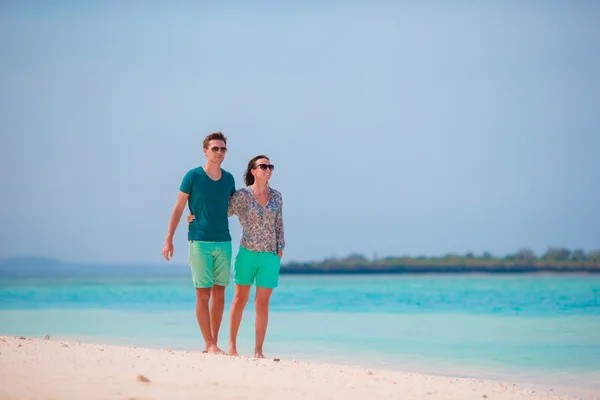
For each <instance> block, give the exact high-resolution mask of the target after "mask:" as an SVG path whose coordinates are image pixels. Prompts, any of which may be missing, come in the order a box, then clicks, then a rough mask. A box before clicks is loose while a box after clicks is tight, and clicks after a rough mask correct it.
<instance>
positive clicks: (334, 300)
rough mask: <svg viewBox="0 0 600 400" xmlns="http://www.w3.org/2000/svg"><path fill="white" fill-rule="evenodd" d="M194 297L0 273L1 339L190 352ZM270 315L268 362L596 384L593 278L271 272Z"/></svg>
mask: <svg viewBox="0 0 600 400" xmlns="http://www.w3.org/2000/svg"><path fill="white" fill-rule="evenodd" d="M232 292H233V290H232V288H231V287H229V288H228V289H227V291H226V300H225V301H226V310H225V314H224V318H223V324H222V326H221V334H220V338H219V340H220V345H221V346H222V347H223V348H226V343H227V329H228V321H227V316H228V314H227V312H228V308H229V303H230V302H231V297H232ZM194 301H195V300H194V290H193V288H192V287H191V283H190V280H189V278H165V279H159V278H136V279H133V278H128V279H117V278H111V279H100V278H93V279H92V278H90V279H84V278H77V279H74V278H69V279H43V280H41V279H10V280H9V279H4V280H0V334H8V335H25V336H38V337H43V336H44V335H45V334H49V335H51V336H52V337H53V338H65V339H78V340H85V341H99V342H105V343H116V344H127V345H136V346H156V347H168V348H173V349H193V350H198V349H200V348H201V347H202V341H201V336H200V333H199V330H198V327H197V324H196V320H195V314H194V313H195V312H194ZM271 310H272V312H271V315H270V321H269V328H268V332H267V339H266V343H265V353H266V355H268V356H272V357H283V358H295V359H299V360H307V361H327V362H334V363H350V364H357V365H363V366H365V367H383V368H396V369H405V370H411V371H417V372H428V373H439V374H448V375H453V376H473V377H480V378H496V379H508V380H512V381H515V380H518V381H520V382H532V383H549V382H552V383H553V384H560V385H562V386H573V387H581V388H586V389H593V390H600V384H598V383H596V382H600V276H598V275H570V276H565V275H502V276H500V275H435V276H434V275H395V276H391V275H388V276H366V275H361V276H314V277H297V276H282V277H281V279H280V287H279V288H278V289H276V290H275V292H274V294H273V297H272V303H271ZM253 313H254V310H253V307H252V304H251V302H249V303H248V306H247V308H246V311H245V314H244V319H243V322H242V326H241V329H240V334H239V340H238V350H240V353H242V354H243V355H251V354H252V349H253V323H254V314H253Z"/></svg>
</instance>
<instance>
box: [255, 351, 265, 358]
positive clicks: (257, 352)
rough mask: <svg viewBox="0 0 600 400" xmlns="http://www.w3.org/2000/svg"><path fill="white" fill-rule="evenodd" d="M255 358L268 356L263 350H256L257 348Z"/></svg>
mask: <svg viewBox="0 0 600 400" xmlns="http://www.w3.org/2000/svg"><path fill="white" fill-rule="evenodd" d="M254 358H266V357H265V356H264V355H263V353H262V351H256V350H255V351H254Z"/></svg>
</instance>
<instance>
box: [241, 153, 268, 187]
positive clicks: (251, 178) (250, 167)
mask: <svg viewBox="0 0 600 400" xmlns="http://www.w3.org/2000/svg"><path fill="white" fill-rule="evenodd" d="M261 158H266V159H267V160H268V159H269V157H267V156H265V155H264V154H261V155H259V156H256V157H253V158H252V159H251V160H250V161H249V162H248V168H246V172H244V182H245V183H246V186H250V185H252V184H253V183H254V175H252V170H253V169H254V168H255V167H256V165H254V163H256V161H257V160H260V159H261ZM269 161H270V160H269Z"/></svg>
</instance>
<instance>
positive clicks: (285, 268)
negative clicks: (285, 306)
mask: <svg viewBox="0 0 600 400" xmlns="http://www.w3.org/2000/svg"><path fill="white" fill-rule="evenodd" d="M281 272H282V273H288V274H323V273H329V274H368V273H473V272H486V273H535V272H553V273H565V272H567V273H573V272H588V273H598V272H600V250H597V251H593V252H590V253H586V252H585V251H584V250H581V249H578V250H573V251H571V250H569V249H566V248H552V247H551V248H549V249H548V250H547V251H546V252H545V253H544V254H542V255H540V256H538V255H536V254H535V253H534V252H533V251H532V250H530V249H527V248H522V249H520V250H518V251H517V252H516V253H514V254H507V255H505V256H503V257H494V256H492V255H491V254H490V253H489V252H484V253H483V254H481V255H475V254H473V253H466V254H464V255H459V254H447V255H445V256H442V257H426V256H421V257H409V256H406V257H386V258H381V259H378V258H373V259H371V260H369V259H367V258H366V257H365V256H364V255H361V254H351V255H349V256H347V257H344V258H339V259H338V258H331V259H325V260H323V261H320V262H288V263H285V264H283V265H282V266H281Z"/></svg>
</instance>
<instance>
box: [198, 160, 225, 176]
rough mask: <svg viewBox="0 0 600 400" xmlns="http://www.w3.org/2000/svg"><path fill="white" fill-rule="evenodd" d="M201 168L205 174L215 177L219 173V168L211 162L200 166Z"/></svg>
mask: <svg viewBox="0 0 600 400" xmlns="http://www.w3.org/2000/svg"><path fill="white" fill-rule="evenodd" d="M202 168H203V169H204V171H205V172H206V173H207V174H212V175H216V174H218V173H220V172H221V166H220V165H219V164H215V163H211V162H207V163H206V164H204V165H203V166H202Z"/></svg>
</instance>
